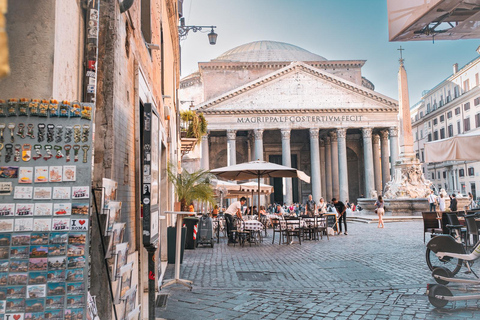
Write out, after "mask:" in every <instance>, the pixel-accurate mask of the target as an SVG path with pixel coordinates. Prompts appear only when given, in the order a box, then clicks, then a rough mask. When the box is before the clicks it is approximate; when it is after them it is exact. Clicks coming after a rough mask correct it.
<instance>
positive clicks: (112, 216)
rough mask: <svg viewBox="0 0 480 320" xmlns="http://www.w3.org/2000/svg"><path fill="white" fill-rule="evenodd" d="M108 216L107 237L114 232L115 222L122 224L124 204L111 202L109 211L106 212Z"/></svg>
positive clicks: (108, 207)
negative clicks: (121, 217)
mask: <svg viewBox="0 0 480 320" xmlns="http://www.w3.org/2000/svg"><path fill="white" fill-rule="evenodd" d="M105 212H106V214H107V215H108V216H107V219H106V221H107V226H106V228H105V236H108V235H110V232H111V231H112V228H113V224H114V223H115V222H120V214H121V212H122V202H120V201H110V202H109V203H108V206H107V209H106V210H105Z"/></svg>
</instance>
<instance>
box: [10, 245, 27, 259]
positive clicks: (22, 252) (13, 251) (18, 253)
mask: <svg viewBox="0 0 480 320" xmlns="http://www.w3.org/2000/svg"><path fill="white" fill-rule="evenodd" d="M29 256H30V250H29V247H10V258H11V259H28V257H29Z"/></svg>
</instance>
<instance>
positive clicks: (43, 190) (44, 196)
mask: <svg viewBox="0 0 480 320" xmlns="http://www.w3.org/2000/svg"><path fill="white" fill-rule="evenodd" d="M33 199H35V200H50V199H52V187H35V188H34V189H33Z"/></svg>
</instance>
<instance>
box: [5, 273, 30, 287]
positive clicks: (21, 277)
mask: <svg viewBox="0 0 480 320" xmlns="http://www.w3.org/2000/svg"><path fill="white" fill-rule="evenodd" d="M8 284H9V285H13V286H19V285H26V284H27V273H9V274H8Z"/></svg>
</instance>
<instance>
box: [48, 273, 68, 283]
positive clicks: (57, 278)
mask: <svg viewBox="0 0 480 320" xmlns="http://www.w3.org/2000/svg"><path fill="white" fill-rule="evenodd" d="M65 274H66V271H65V270H54V271H48V275H47V278H48V282H64V281H65Z"/></svg>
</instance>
